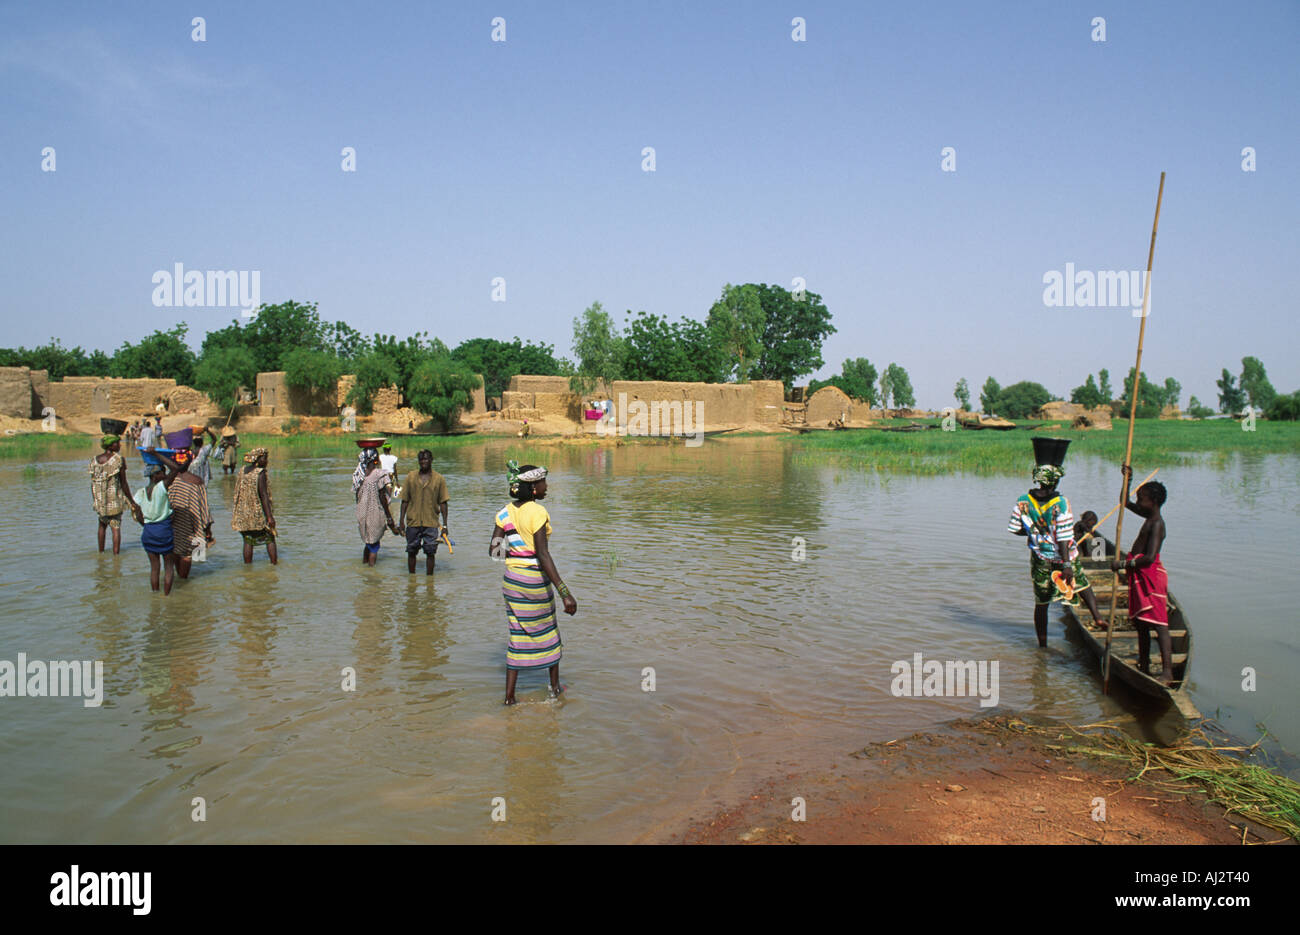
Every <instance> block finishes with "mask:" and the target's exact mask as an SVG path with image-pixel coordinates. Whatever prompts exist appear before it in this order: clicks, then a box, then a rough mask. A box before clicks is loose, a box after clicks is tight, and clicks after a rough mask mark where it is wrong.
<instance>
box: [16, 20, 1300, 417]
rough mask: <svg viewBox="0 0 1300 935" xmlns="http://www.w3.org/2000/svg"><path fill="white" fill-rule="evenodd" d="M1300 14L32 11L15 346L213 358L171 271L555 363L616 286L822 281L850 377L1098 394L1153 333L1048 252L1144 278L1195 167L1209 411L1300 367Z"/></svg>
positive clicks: (1162, 352)
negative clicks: (500, 26)
mask: <svg viewBox="0 0 1300 935" xmlns="http://www.w3.org/2000/svg"><path fill="white" fill-rule="evenodd" d="M607 7H612V8H607ZM194 16H203V17H204V18H205V21H206V41H205V42H194V41H192V39H191V31H192V27H191V24H190V21H191V19H192V17H194ZM496 16H500V17H504V18H505V21H506V41H505V42H493V41H491V31H492V26H491V21H492V19H493V17H496ZM796 16H798V17H803V19H804V20H805V21H806V36H807V39H806V41H804V42H795V41H792V39H791V31H792V28H793V27H792V26H791V20H792V19H793V18H794V17H796ZM1096 16H1102V17H1105V20H1106V41H1105V42H1094V41H1092V38H1091V35H1092V33H1093V26H1092V25H1091V22H1092V20H1093V18H1094V17H1096ZM1297 39H1300V3H1297V2H1294V0H1285V2H1281V0H1279V2H1260V3H1250V4H1243V5H1235V6H1229V5H1224V4H1209V3H1186V2H1177V3H1175V2H1169V3H1157V2H1123V3H1116V2H1114V0H1106V2H1102V0H1089V2H1087V3H1074V2H1054V3H1041V2H1027V3H981V4H968V3H867V2H861V3H810V2H805V0H783V2H780V3H767V2H760V3H743V4H742V3H736V4H727V5H723V4H711V3H703V2H701V3H654V2H643V3H635V4H631V3H629V4H609V5H604V4H595V3H589V4H588V3H582V4H579V3H492V4H487V5H484V4H479V3H462V4H437V5H434V4H400V3H395V4H383V5H375V6H370V5H365V4H354V3H348V4H340V3H312V4H265V5H263V4H253V3H240V4H231V3H216V2H211V0H204V2H202V3H199V4H194V5H191V7H190V8H183V7H178V6H177V5H176V4H173V3H133V4H122V5H113V6H106V5H103V4H99V3H85V4H76V3H51V4H41V5H37V4H8V5H5V6H3V7H2V8H0V126H3V128H4V129H3V131H0V132H2V134H3V137H2V138H3V146H0V205H3V208H4V216H5V219H6V222H7V223H5V225H4V234H3V241H0V246H2V247H3V249H2V251H0V273H3V276H4V282H5V284H6V288H5V289H4V292H3V298H0V321H3V325H4V335H3V337H2V338H0V344H3V345H8V346H12V345H16V344H27V345H32V344H37V343H42V342H44V341H45V340H47V339H48V338H50V337H51V336H57V337H59V338H61V339H62V340H63V342H64V343H65V344H80V345H82V346H84V347H87V348H91V347H100V348H104V349H106V350H111V349H112V348H115V347H117V346H118V345H120V344H121V343H122V341H124V340H137V339H138V338H139V337H141V336H143V335H144V334H146V333H148V332H149V331H151V330H153V329H154V328H156V327H170V326H171V325H173V324H174V323H176V322H178V321H187V322H188V323H189V325H190V329H191V338H192V339H193V343H195V344H196V345H197V343H198V341H199V340H201V336H202V334H203V332H205V331H207V330H209V329H211V328H216V327H221V326H223V325H224V324H226V323H228V322H229V321H230V320H231V319H232V318H233V317H234V316H235V315H236V314H237V313H236V312H233V311H232V310H230V309H208V308H189V309H185V308H181V309H173V308H156V307H154V306H153V304H152V303H151V296H152V292H153V284H152V281H151V277H152V276H153V274H154V272H155V271H156V270H170V269H172V266H173V264H175V263H177V262H180V263H183V264H184V265H185V267H186V268H187V269H222V270H226V269H232V270H241V269H242V270H260V271H261V277H262V299H263V301H268V302H277V301H282V300H285V299H297V300H300V301H316V302H318V303H319V305H320V311H321V314H322V315H323V316H324V317H325V318H327V319H329V320H334V319H344V320H346V321H348V322H350V323H351V324H352V325H354V326H355V327H358V328H360V329H361V330H362V331H363V332H365V333H367V334H369V333H372V332H374V331H383V332H386V333H396V334H398V335H406V334H409V333H412V332H414V331H425V330H427V331H428V332H430V333H431V334H436V335H437V336H438V337H440V338H442V339H443V340H444V341H445V342H447V344H448V345H451V346H454V345H455V344H457V343H459V342H460V341H461V340H464V339H466V338H470V337H477V336H487V337H502V338H510V337H512V336H514V335H516V334H517V335H520V336H521V337H525V338H533V339H540V340H544V341H546V342H548V343H553V344H555V345H556V352H557V353H563V354H568V353H569V352H570V347H569V345H570V340H571V334H572V325H571V323H572V319H573V318H574V316H575V315H578V314H579V313H580V312H581V311H582V309H583V308H585V307H586V306H587V305H589V304H590V303H591V302H592V301H595V300H599V301H601V302H602V303H604V305H605V307H606V308H607V309H610V310H613V311H615V312H617V316H618V318H619V320H621V319H622V313H623V312H624V310H627V309H631V310H632V311H633V312H635V311H637V310H640V309H645V310H646V311H649V312H654V313H658V314H662V315H667V316H669V317H672V318H676V317H677V316H679V315H688V316H690V317H694V318H703V317H704V316H705V315H706V314H707V311H708V308H709V306H710V304H711V303H712V302H713V301H714V299H716V298H717V295H718V294H719V292H720V291H721V288H722V286H723V284H724V283H727V282H774V283H779V284H782V285H784V286H786V287H787V288H788V287H789V286H790V285H791V282H792V280H793V279H794V277H798V276H801V277H804V279H806V281H807V284H808V288H809V289H811V290H812V291H814V292H817V293H819V294H821V295H822V297H823V299H824V300H825V302H826V304H827V307H828V308H829V309H830V310H831V312H832V314H833V316H834V324H835V326H836V328H837V329H838V333H836V334H835V335H833V336H832V337H831V338H830V339H829V340H828V341H827V343H826V346H825V348H824V356H825V359H826V361H827V366H826V367H824V368H823V369H822V371H821V372H820V373H819V374H818V375H819V376H826V375H829V374H830V373H833V372H836V371H838V369H839V365H840V363H841V362H842V361H843V360H844V358H846V357H857V356H865V357H868V358H869V359H870V360H871V361H872V362H873V363H875V364H877V365H878V366H883V365H885V364H888V363H889V362H891V361H893V362H897V363H900V364H902V365H903V366H905V367H906V368H907V369H908V371H909V372H910V373H911V375H912V381H913V384H914V386H915V387H916V390H917V397H918V400H919V402H920V403H921V404H922V405H929V406H942V405H946V404H947V403H949V402H950V401H951V393H952V386H953V384H954V383H955V382H956V380H957V378H958V377H962V376H964V377H966V378H967V379H968V380H969V381H970V383H971V385H972V387H975V388H978V386H979V385H980V384H981V383H982V382H983V381H984V378H985V377H986V376H989V375H993V376H995V377H997V379H998V380H1000V381H1001V382H1002V383H1003V385H1006V384H1007V383H1010V382H1014V381H1016V380H1021V379H1035V380H1039V381H1040V382H1042V383H1044V384H1045V385H1046V386H1047V387H1048V388H1049V389H1051V390H1052V391H1054V392H1056V393H1059V394H1062V395H1067V396H1068V393H1069V390H1070V388H1071V387H1073V386H1076V385H1078V384H1079V383H1082V382H1083V380H1084V378H1085V377H1086V375H1087V374H1088V373H1089V372H1095V371H1096V370H1097V369H1098V368H1100V367H1108V368H1109V369H1110V371H1111V373H1112V375H1114V377H1115V380H1116V382H1118V379H1119V377H1120V375H1122V374H1123V373H1125V372H1127V370H1128V368H1129V367H1130V366H1132V363H1133V354H1134V348H1135V344H1136V339H1137V327H1138V320H1137V319H1136V318H1134V317H1133V316H1132V314H1131V312H1130V310H1129V309H1127V308H1048V307H1046V306H1045V305H1044V302H1043V289H1044V286H1043V276H1044V274H1045V273H1047V272H1048V271H1050V270H1064V269H1065V264H1066V263H1073V264H1074V266H1075V267H1076V269H1079V270H1131V269H1141V268H1145V265H1146V256H1147V245H1148V240H1149V238H1150V230H1151V220H1152V213H1153V211H1154V207H1155V195H1156V187H1157V183H1158V180H1159V175H1160V172H1161V170H1165V171H1167V172H1168V179H1167V181H1166V186H1165V198H1164V206H1163V210H1162V213H1161V219H1160V236H1159V240H1158V242H1157V247H1156V262H1155V285H1154V287H1153V289H1152V299H1153V301H1152V314H1151V317H1150V319H1149V321H1148V325H1147V342H1146V349H1145V354H1144V370H1145V371H1147V372H1148V373H1150V374H1151V375H1152V376H1153V377H1155V378H1158V379H1163V378H1164V377H1166V376H1174V377H1176V378H1177V379H1178V380H1180V381H1181V382H1182V384H1183V387H1184V391H1183V402H1184V404H1185V403H1186V400H1187V397H1188V395H1190V394H1193V393H1194V394H1196V395H1197V396H1199V397H1200V399H1201V400H1202V401H1203V402H1209V403H1211V404H1213V403H1214V400H1215V390H1214V386H1213V381H1214V379H1215V378H1216V377H1217V375H1218V373H1219V371H1220V369H1221V368H1222V367H1224V366H1228V367H1230V368H1231V369H1232V370H1234V372H1235V371H1239V370H1240V359H1241V358H1242V357H1243V356H1245V355H1248V354H1251V355H1255V356H1258V357H1260V358H1261V359H1262V360H1263V361H1264V363H1265V365H1266V366H1267V368H1268V372H1269V375H1270V377H1271V379H1272V381H1273V383H1274V385H1275V386H1276V388H1277V389H1278V390H1280V391H1284V392H1286V391H1291V390H1294V389H1297V388H1300V355H1298V354H1297V349H1298V348H1297V337H1296V335H1297V330H1298V329H1297V328H1296V326H1295V319H1296V311H1297V302H1296V296H1297V294H1300V263H1297V259H1300V234H1298V233H1297V229H1298V228H1297V224H1296V212H1297V206H1300V173H1298V172H1297V164H1296V158H1297V153H1300V139H1298V137H1300V132H1298V130H1297V128H1298V127H1300V114H1298V113H1297V100H1298V98H1300V64H1298V63H1300V56H1297V55H1296V48H1297ZM47 146H52V147H54V148H55V152H56V160H57V162H56V166H57V168H56V171H54V172H42V171H41V161H42V150H43V148H44V147H47ZM345 146H351V147H355V150H356V161H357V171H356V172H344V171H342V170H341V168H340V164H341V161H342V156H341V150H342V149H343V147H345ZM646 146H652V147H654V149H655V152H656V169H655V171H654V172H644V171H642V149H643V147H646ZM947 146H951V147H954V148H955V150H956V171H955V172H944V171H941V166H940V162H941V151H942V149H943V148H944V147H947ZM1247 146H1250V147H1254V149H1255V151H1256V160H1257V168H1256V171H1254V172H1243V171H1242V168H1241V166H1242V156H1241V151H1242V149H1243V148H1244V147H1247ZM498 276H500V277H504V278H505V280H506V290H507V291H506V296H507V300H506V301H505V302H493V301H492V300H491V290H492V280H493V278H494V277H498Z"/></svg>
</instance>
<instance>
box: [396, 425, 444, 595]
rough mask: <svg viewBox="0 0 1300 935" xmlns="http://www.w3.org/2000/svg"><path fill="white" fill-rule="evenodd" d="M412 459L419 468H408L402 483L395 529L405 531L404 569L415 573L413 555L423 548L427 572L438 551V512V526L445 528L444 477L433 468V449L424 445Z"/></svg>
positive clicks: (427, 572) (431, 568)
mask: <svg viewBox="0 0 1300 935" xmlns="http://www.w3.org/2000/svg"><path fill="white" fill-rule="evenodd" d="M416 461H417V462H418V463H419V465H420V469H419V470H418V471H411V472H410V473H409V474H407V475H406V480H404V481H403V482H402V511H401V514H400V515H399V516H398V520H397V531H398V532H405V533H406V570H407V572H409V573H410V574H412V575H413V574H415V557H416V555H417V553H419V551H420V550H421V549H424V573H425V574H426V575H431V574H433V564H434V557H435V556H436V555H437V552H438V514H439V513H441V514H442V528H443V529H444V530H445V529H446V528H447V479H446V478H444V477H443V476H442V475H441V474H439V473H438V472H437V471H435V470H434V469H433V452H432V451H430V450H429V449H428V448H425V449H424V450H423V451H421V452H420V453H419V454H418V455H416ZM408 511H409V512H408ZM408 521H409V522H410V524H411V525H409V526H408V525H407V522H408Z"/></svg>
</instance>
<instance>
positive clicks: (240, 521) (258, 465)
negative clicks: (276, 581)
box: [230, 448, 280, 565]
mask: <svg viewBox="0 0 1300 935" xmlns="http://www.w3.org/2000/svg"><path fill="white" fill-rule="evenodd" d="M244 461H245V464H244V470H243V471H242V472H241V473H240V475H239V477H238V479H237V480H236V482H235V503H234V507H233V509H232V510H231V514H230V527H231V528H232V529H234V530H235V532H237V533H239V534H240V535H241V536H243V537H244V564H245V565H250V564H252V562H253V546H256V545H263V544H265V545H266V557H267V558H269V559H270V560H271V564H272V565H275V564H277V563H278V562H279V560H280V555H279V551H278V550H277V549H276V547H275V513H274V512H273V510H272V503H271V485H270V483H269V482H268V481H267V479H266V461H267V451H266V449H265V448H254V449H253V450H252V451H250V452H249V453H248V454H246V455H244Z"/></svg>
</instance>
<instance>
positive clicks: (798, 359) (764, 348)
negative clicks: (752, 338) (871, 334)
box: [724, 284, 835, 392]
mask: <svg viewBox="0 0 1300 935" xmlns="http://www.w3.org/2000/svg"><path fill="white" fill-rule="evenodd" d="M742 288H753V289H754V290H756V292H757V293H758V302H759V307H760V308H761V309H762V314H763V325H762V335H761V339H760V343H759V347H758V358H757V360H756V361H755V363H754V366H753V368H752V370H751V371H750V373H749V379H752V380H780V381H781V382H782V383H783V384H785V389H786V391H787V392H789V390H790V387H791V386H793V385H794V381H795V380H797V379H799V378H800V377H802V376H804V375H805V374H809V373H812V372H814V371H816V370H819V369H820V368H821V366H822V363H823V361H822V343H823V342H824V341H825V340H826V339H827V338H828V337H830V336H831V335H832V334H834V333H835V327H834V326H833V325H832V324H831V313H830V312H829V311H827V309H826V306H825V304H824V303H823V302H822V297H821V296H819V295H818V294H817V293H815V292H807V291H805V292H801V293H798V294H795V293H791V292H789V291H788V290H786V289H783V288H781V287H780V286H769V285H766V284H759V285H752V284H751V286H747V287H742ZM724 296H725V292H724Z"/></svg>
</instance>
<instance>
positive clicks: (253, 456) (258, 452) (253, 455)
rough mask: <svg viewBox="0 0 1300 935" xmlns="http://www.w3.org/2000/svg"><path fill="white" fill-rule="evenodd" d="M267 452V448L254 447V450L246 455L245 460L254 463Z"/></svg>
mask: <svg viewBox="0 0 1300 935" xmlns="http://www.w3.org/2000/svg"><path fill="white" fill-rule="evenodd" d="M266 453H267V452H266V449H265V448H254V449H253V450H252V451H250V452H249V453H248V454H246V455H244V460H245V461H247V462H248V463H249V464H252V463H253V462H255V461H256V460H257V459H258V458H260V457H262V455H264V454H266Z"/></svg>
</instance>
